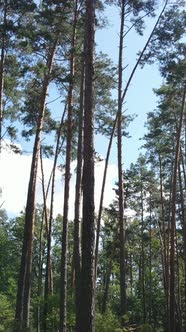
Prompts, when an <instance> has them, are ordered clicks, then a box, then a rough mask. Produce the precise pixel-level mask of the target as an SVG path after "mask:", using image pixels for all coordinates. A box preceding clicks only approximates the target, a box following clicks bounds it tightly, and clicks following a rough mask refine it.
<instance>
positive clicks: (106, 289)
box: [102, 242, 115, 314]
mask: <svg viewBox="0 0 186 332" xmlns="http://www.w3.org/2000/svg"><path fill="white" fill-rule="evenodd" d="M114 251H115V243H114V242H113V243H112V251H111V256H110V261H109V266H108V271H107V275H106V282H105V290H104V293H103V301H102V313H103V314H104V313H105V312H106V309H107V301H108V294H109V285H110V276H111V272H112V266H113V256H114Z"/></svg>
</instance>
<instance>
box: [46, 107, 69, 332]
mask: <svg viewBox="0 0 186 332" xmlns="http://www.w3.org/2000/svg"><path fill="white" fill-rule="evenodd" d="M65 112H66V107H65V109H64V112H63V114H62V117H61V123H60V126H59V129H58V132H57V142H56V149H55V155H54V162H53V168H52V178H51V180H52V182H51V198H50V214H49V221H48V231H47V260H46V275H45V293H44V310H43V311H44V315H43V316H44V317H43V331H44V332H46V331H47V316H48V310H49V308H48V297H49V295H50V294H51V295H53V271H52V260H51V241H52V239H51V235H52V221H53V208H54V189H55V175H56V166H57V159H58V156H59V150H60V137H61V131H62V126H63V124H64V116H65ZM51 310H52V309H51Z"/></svg>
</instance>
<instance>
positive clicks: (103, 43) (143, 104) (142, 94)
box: [95, 7, 162, 168]
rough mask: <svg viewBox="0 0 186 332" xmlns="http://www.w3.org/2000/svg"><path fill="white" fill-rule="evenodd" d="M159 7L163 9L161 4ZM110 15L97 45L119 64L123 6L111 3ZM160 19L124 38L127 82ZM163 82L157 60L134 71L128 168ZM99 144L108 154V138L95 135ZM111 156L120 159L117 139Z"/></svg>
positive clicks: (150, 20) (125, 146)
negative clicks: (117, 155) (132, 118)
mask: <svg viewBox="0 0 186 332" xmlns="http://www.w3.org/2000/svg"><path fill="white" fill-rule="evenodd" d="M159 10H161V8H160V9H159ZM159 10H158V12H159ZM158 12H157V14H158ZM106 16H107V18H108V21H109V25H108V26H107V27H106V28H104V29H102V30H98V31H96V43H97V49H98V50H100V51H102V52H104V53H106V54H108V55H109V57H110V58H111V59H112V60H113V61H114V63H115V64H117V62H118V45H119V29H120V17H119V10H118V9H117V8H116V7H108V8H107V11H106ZM156 19H157V18H156V17H155V18H146V19H145V22H146V28H145V30H144V35H143V36H142V37H141V36H139V35H137V34H136V32H135V31H134V30H131V32H130V33H129V34H128V35H127V36H126V38H125V40H124V45H125V48H124V52H123V54H124V57H123V66H126V65H128V67H127V69H126V70H124V75H123V83H124V86H125V82H127V79H128V77H129V75H130V72H131V70H132V69H133V67H134V65H135V62H136V59H137V55H136V54H137V52H138V51H139V50H142V49H143V46H144V44H145V42H146V41H147V39H148V37H149V35H150V33H151V30H152V29H153V26H154V24H155V22H156ZM161 82H162V79H161V76H160V74H159V71H158V67H157V65H156V64H154V65H151V66H149V65H147V66H145V67H144V68H143V69H141V68H138V69H137V71H136V73H135V75H134V78H133V80H132V83H131V86H130V88H129V90H128V93H127V96H126V104H125V106H124V109H127V112H126V114H134V113H135V114H137V117H136V118H135V119H134V121H133V122H132V123H131V124H130V126H129V127H128V131H129V134H130V136H131V138H125V139H124V142H123V164H124V168H128V167H129V166H130V163H131V162H135V161H136V159H137V157H138V155H139V148H140V146H141V145H142V141H140V140H139V139H140V138H141V137H143V135H144V133H145V128H144V124H145V122H146V118H147V112H149V111H152V110H153V109H154V108H155V107H156V101H157V100H156V97H155V95H154V93H153V88H158V87H160V85H161ZM95 144H96V150H97V151H98V152H99V153H100V154H102V155H103V156H105V154H106V151H107V145H108V140H107V139H105V138H103V137H102V138H101V137H100V136H99V137H97V138H96V139H95ZM110 160H111V161H112V162H116V143H114V145H113V148H112V154H111V158H110Z"/></svg>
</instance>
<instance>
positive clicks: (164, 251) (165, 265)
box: [159, 154, 169, 316]
mask: <svg viewBox="0 0 186 332" xmlns="http://www.w3.org/2000/svg"><path fill="white" fill-rule="evenodd" d="M159 176H160V197H161V225H160V228H161V235H162V244H163V247H162V258H163V270H164V289H165V296H166V305H167V316H168V315H169V264H168V259H167V253H168V245H169V243H168V242H166V232H165V209H164V197H163V174H162V158H161V155H160V154H159Z"/></svg>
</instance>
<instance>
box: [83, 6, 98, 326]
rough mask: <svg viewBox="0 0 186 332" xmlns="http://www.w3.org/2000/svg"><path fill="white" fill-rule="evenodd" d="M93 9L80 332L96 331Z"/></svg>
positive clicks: (89, 17)
mask: <svg viewBox="0 0 186 332" xmlns="http://www.w3.org/2000/svg"><path fill="white" fill-rule="evenodd" d="M94 6H95V1H94V0H87V1H86V25H85V103H84V105H85V106H84V109H85V113H84V165H83V223H82V270H81V298H80V313H81V317H80V331H81V332H93V331H94V296H95V287H94V286H95V281H94V239H95V222H94V93H93V80H94V67H93V66H94V60H93V57H94V20H95V17H94V15H95V7H94Z"/></svg>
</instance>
